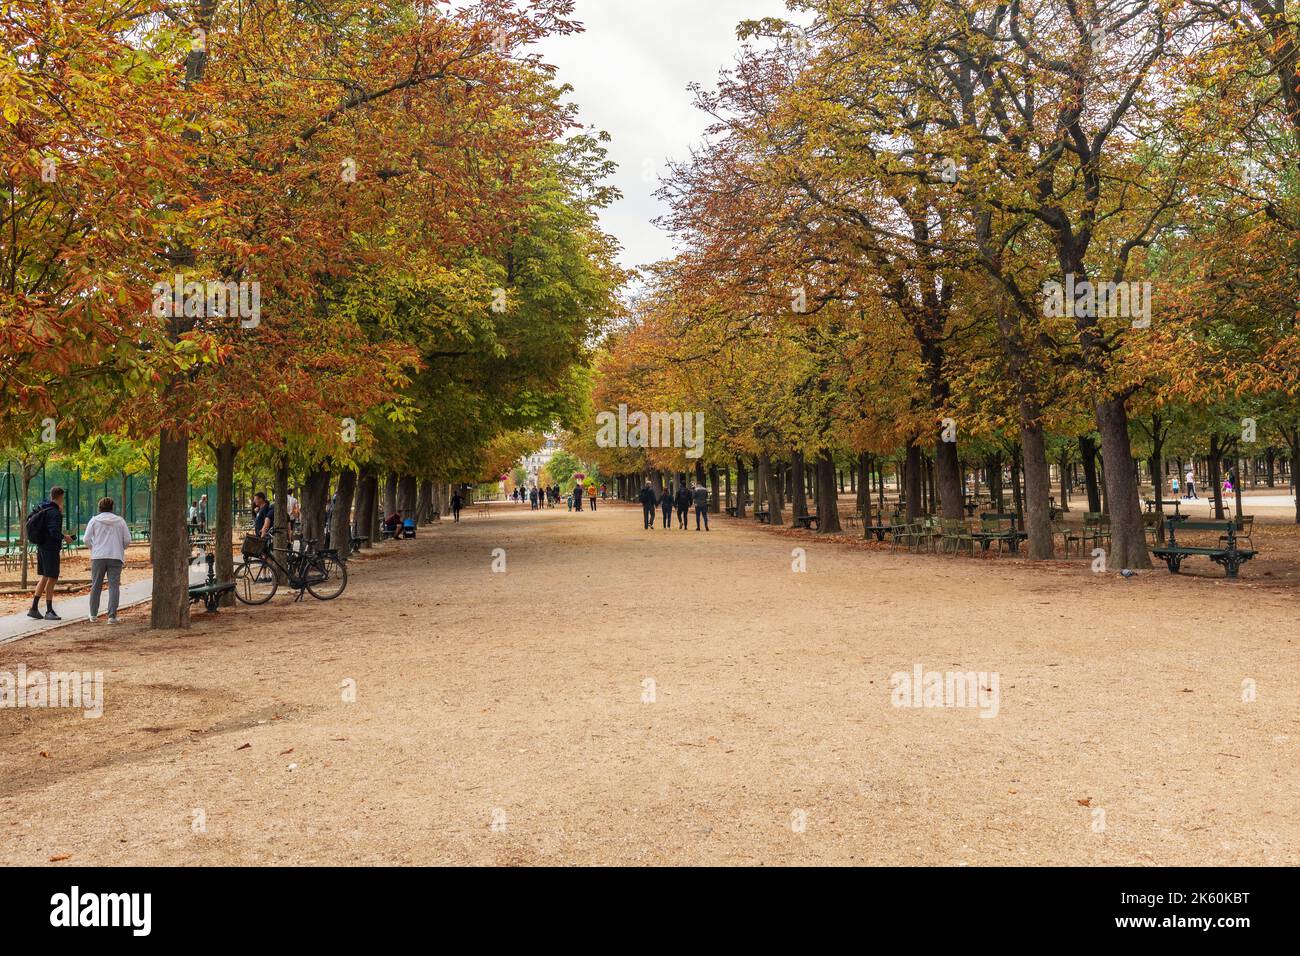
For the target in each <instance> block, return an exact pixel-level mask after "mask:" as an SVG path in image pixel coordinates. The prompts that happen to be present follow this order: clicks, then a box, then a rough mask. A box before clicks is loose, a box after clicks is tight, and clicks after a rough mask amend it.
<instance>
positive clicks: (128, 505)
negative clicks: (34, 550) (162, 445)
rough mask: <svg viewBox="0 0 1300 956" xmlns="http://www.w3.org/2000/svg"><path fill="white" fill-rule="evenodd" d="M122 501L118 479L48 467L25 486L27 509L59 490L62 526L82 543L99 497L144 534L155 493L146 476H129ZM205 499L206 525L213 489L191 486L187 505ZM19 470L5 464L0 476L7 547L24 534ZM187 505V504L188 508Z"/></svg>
mask: <svg viewBox="0 0 1300 956" xmlns="http://www.w3.org/2000/svg"><path fill="white" fill-rule="evenodd" d="M125 483H126V500H125V501H123V500H122V488H123V478H122V476H121V475H118V476H117V477H115V478H110V479H108V480H107V481H95V480H93V479H90V478H85V477H83V476H82V474H81V472H80V470H77V469H67V468H61V467H59V466H58V465H49V466H47V467H44V468H42V469H41V470H40V472H39V473H38V474H37V475H36V476H35V477H34V478H32V481H31V484H30V485H29V486H28V490H27V495H28V500H27V507H28V509H29V510H30V509H31V508H33V507H35V506H36V503H37V502H39V501H44V500H45V498H47V497H48V496H49V490H50V489H51V488H54V487H56V486H57V487H61V488H62V489H63V490H64V492H65V493H66V495H67V497H66V498H65V499H64V504H63V523H64V525H65V527H66V528H67V530H68V531H69V532H73V533H75V534H76V535H77V540H80V539H81V532H82V531H83V530H85V527H86V522H87V521H89V520H90V519H91V518H92V517H94V515H95V512H96V511H98V510H99V499H100V498H112V499H113V504H114V506H115V507H114V509H113V510H115V511H116V512H117V513H118V514H120V515H121V516H122V517H124V518H126V520H127V523H128V524H129V525H131V527H132V528H133V529H138V530H146V529H148V527H149V523H150V519H151V517H152V515H153V489H152V488H150V486H149V478H148V476H147V475H127V476H126V478H125ZM205 494H206V495H207V496H208V508H207V512H208V513H207V521H208V523H209V524H210V523H211V522H212V521H213V519H214V518H215V513H216V507H217V486H216V485H215V484H212V485H190V496H189V501H196V500H198V499H199V498H200V496H202V495H205ZM22 496H23V480H22V468H21V466H20V465H19V464H18V463H17V462H15V461H7V462H5V467H4V472H3V473H0V499H3V503H2V504H0V510H2V511H3V515H2V516H0V529H2V530H0V535H3V540H4V541H5V542H10V541H13V542H16V541H17V540H18V538H19V534H20V533H21V531H22V520H23V518H24V515H23V514H21V511H22V506H23V498H22ZM188 507H189V505H188V504H187V505H186V508H188Z"/></svg>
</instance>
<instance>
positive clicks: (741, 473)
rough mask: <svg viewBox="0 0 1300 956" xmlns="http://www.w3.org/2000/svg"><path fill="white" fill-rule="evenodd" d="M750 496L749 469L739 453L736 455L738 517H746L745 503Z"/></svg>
mask: <svg viewBox="0 0 1300 956" xmlns="http://www.w3.org/2000/svg"><path fill="white" fill-rule="evenodd" d="M748 498H749V471H748V470H747V469H746V468H745V460H744V459H743V458H741V457H740V456H739V455H737V456H736V517H737V518H743V517H745V505H746V504H747V499H748Z"/></svg>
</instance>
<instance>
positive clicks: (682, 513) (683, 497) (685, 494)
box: [677, 485, 691, 531]
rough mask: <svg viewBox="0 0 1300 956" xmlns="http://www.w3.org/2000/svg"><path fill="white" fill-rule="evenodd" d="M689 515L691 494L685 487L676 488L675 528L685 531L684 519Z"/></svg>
mask: <svg viewBox="0 0 1300 956" xmlns="http://www.w3.org/2000/svg"><path fill="white" fill-rule="evenodd" d="M690 513H691V493H690V492H689V491H687V490H686V486H685V485H678V486H677V527H679V528H681V529H682V530H683V531H685V530H686V518H687V516H688V515H689V514H690Z"/></svg>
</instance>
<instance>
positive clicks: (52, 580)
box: [27, 485, 72, 621]
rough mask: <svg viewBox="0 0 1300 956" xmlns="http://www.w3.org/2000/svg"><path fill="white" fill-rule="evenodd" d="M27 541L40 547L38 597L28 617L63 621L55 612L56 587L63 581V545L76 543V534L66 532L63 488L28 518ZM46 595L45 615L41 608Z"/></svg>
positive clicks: (38, 548)
mask: <svg viewBox="0 0 1300 956" xmlns="http://www.w3.org/2000/svg"><path fill="white" fill-rule="evenodd" d="M27 540H28V541H30V542H31V543H32V544H34V545H36V573H37V574H38V575H40V577H39V578H38V579H37V581H36V595H35V596H34V597H33V598H32V609H31V610H30V611H28V612H27V616H28V617H31V618H35V619H36V620H38V621H39V620H41V619H42V618H43V619H44V620H47V621H59V620H62V618H60V617H59V616H58V615H57V614H55V613H54V585H55V584H57V583H58V581H59V558H60V556H61V554H62V551H63V545H64V544H66V543H70V542H71V541H72V535H70V534H64V533H63V489H62V488H60V487H58V486H57V485H56V486H55V487H53V488H51V489H50V497H49V498H47V499H46V500H45V501H42V502H41V503H40V504H38V505H37V506H36V507H35V508H33V509H32V513H31V514H29V515H28V516H27ZM42 594H44V595H45V613H44V614H41V612H40V610H39V607H40V603H41V595H42Z"/></svg>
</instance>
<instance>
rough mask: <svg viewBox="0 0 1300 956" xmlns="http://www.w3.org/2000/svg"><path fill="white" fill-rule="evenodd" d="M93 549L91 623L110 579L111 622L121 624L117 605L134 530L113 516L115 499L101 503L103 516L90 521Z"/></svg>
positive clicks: (88, 532)
mask: <svg viewBox="0 0 1300 956" xmlns="http://www.w3.org/2000/svg"><path fill="white" fill-rule="evenodd" d="M84 540H85V542H86V547H88V548H89V549H90V615H89V616H90V621H91V623H92V624H93V623H94V622H95V621H96V620H97V619H98V618H99V592H100V589H101V588H103V586H104V581H105V579H107V580H108V623H109V624H116V623H117V604H118V599H119V596H120V591H121V585H122V565H123V564H124V563H125V562H126V549H127V548H128V547H130V546H131V529H130V528H128V527H127V525H126V522H125V521H124V520H123V519H122V517H121V516H120V515H115V514H113V499H112V498H101V499H100V500H99V513H98V514H97V515H95V516H94V517H93V518H91V519H90V520H89V521H87V522H86V533H85V535H84Z"/></svg>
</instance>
